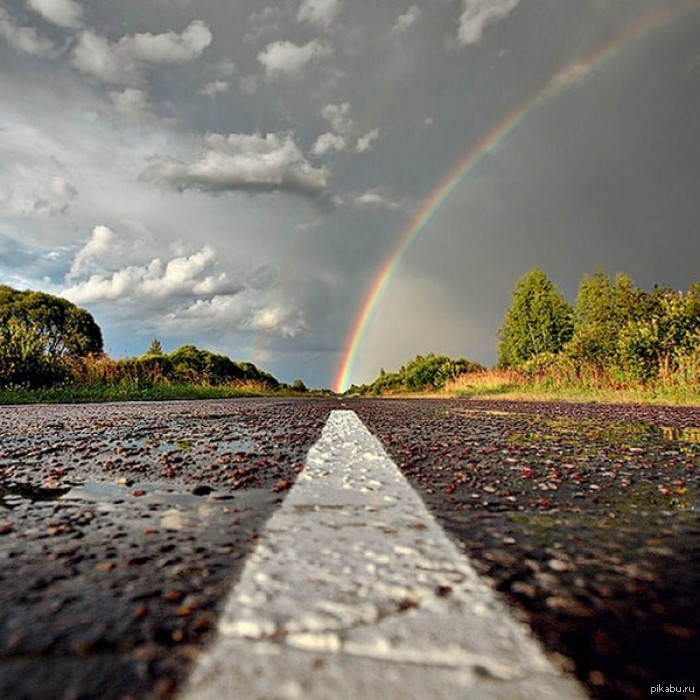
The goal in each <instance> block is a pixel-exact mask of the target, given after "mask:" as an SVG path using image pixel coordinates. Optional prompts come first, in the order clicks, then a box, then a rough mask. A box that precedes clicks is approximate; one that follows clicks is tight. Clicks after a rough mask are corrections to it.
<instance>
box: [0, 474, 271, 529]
mask: <svg viewBox="0 0 700 700" xmlns="http://www.w3.org/2000/svg"><path fill="white" fill-rule="evenodd" d="M278 498H279V496H278V495H277V494H273V493H271V492H270V490H269V489H247V490H245V491H237V492H236V493H235V494H233V493H231V492H229V491H218V490H215V489H213V488H212V487H210V486H207V485H204V484H200V485H198V486H195V487H194V488H191V489H189V490H188V489H184V488H178V487H174V486H170V485H169V486H163V485H158V484H152V483H139V482H128V483H126V484H121V483H116V482H112V481H93V480H88V481H85V482H81V483H79V484H72V485H70V486H66V487H62V488H41V487H36V486H32V485H31V484H26V483H13V484H5V485H2V486H0V509H7V510H14V509H15V508H18V507H20V506H22V505H27V504H28V503H35V502H37V501H40V502H41V501H53V502H55V503H56V504H61V503H65V504H66V505H68V504H76V503H83V504H85V505H86V506H90V507H91V508H92V509H94V510H95V511H96V512H98V513H111V514H113V515H118V516H122V515H123V518H122V517H120V521H121V522H123V523H125V524H127V525H129V526H131V527H134V528H138V529H141V530H143V529H144V527H146V528H153V529H157V530H192V531H200V532H201V531H203V530H206V529H208V528H211V527H212V526H215V527H218V526H221V528H224V529H228V528H230V525H231V518H232V517H238V516H242V517H243V516H245V517H246V518H247V517H248V516H250V515H254V514H255V515H257V514H259V513H260V512H263V511H265V510H266V509H268V508H269V507H270V504H271V502H272V501H274V500H277V499H278Z"/></svg>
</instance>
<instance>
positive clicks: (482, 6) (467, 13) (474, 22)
mask: <svg viewBox="0 0 700 700" xmlns="http://www.w3.org/2000/svg"><path fill="white" fill-rule="evenodd" d="M519 2H520V0H463V3H464V11H463V12H462V14H461V16H460V18H459V30H458V33H457V36H458V38H459V42H460V43H461V44H466V45H470V44H477V43H478V42H479V41H480V40H481V37H482V36H483V34H484V28H485V27H486V25H487V24H493V23H495V22H498V21H500V20H502V19H504V18H505V17H507V16H508V15H509V14H510V13H511V12H512V11H513V10H514V9H515V7H516V5H517V4H518V3H519Z"/></svg>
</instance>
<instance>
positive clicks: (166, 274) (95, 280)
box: [61, 226, 241, 304]
mask: <svg viewBox="0 0 700 700" xmlns="http://www.w3.org/2000/svg"><path fill="white" fill-rule="evenodd" d="M112 242H113V234H112V233H111V231H110V229H108V228H107V227H105V226H98V227H96V229H95V230H93V235H92V238H91V239H90V241H88V243H87V244H86V246H85V247H83V248H82V249H81V250H80V251H78V254H77V255H76V257H75V259H74V261H73V265H72V266H71V273H70V274H69V279H70V278H71V277H76V276H78V275H79V274H80V273H82V272H85V271H86V270H87V268H88V267H89V264H90V262H92V261H93V260H94V259H95V256H96V255H98V254H100V253H102V252H105V251H107V250H109V249H110V248H111V246H112ZM216 260H217V258H216V253H215V251H214V249H213V248H212V247H211V246H209V245H205V246H204V247H203V248H202V249H201V250H199V251H198V252H196V253H193V254H192V255H189V256H178V257H175V258H172V259H171V260H169V261H167V262H166V263H164V262H163V261H162V260H161V259H160V258H153V259H152V260H151V261H150V262H149V263H146V264H142V265H127V266H125V267H123V268H121V269H118V270H110V271H107V270H103V271H101V272H94V273H93V274H91V275H90V277H89V278H87V279H84V280H82V281H80V282H76V283H75V284H73V285H72V286H70V287H67V288H65V289H64V290H63V291H62V292H61V294H62V295H63V296H65V297H66V298H68V299H70V300H71V301H73V302H75V303H77V304H89V303H95V302H101V301H114V300H117V299H125V298H128V299H139V300H141V301H144V302H149V301H150V302H162V301H163V300H169V299H173V298H180V297H189V296H195V297H196V296H210V295H212V294H235V293H237V292H238V291H240V289H241V285H240V283H234V282H233V281H231V280H229V278H228V276H227V275H226V273H225V272H216V271H215V270H214V269H213V268H214V267H215V265H216Z"/></svg>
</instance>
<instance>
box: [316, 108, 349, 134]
mask: <svg viewBox="0 0 700 700" xmlns="http://www.w3.org/2000/svg"><path fill="white" fill-rule="evenodd" d="M321 116H322V117H323V118H324V119H325V120H326V121H327V122H328V123H329V124H330V125H331V128H332V129H333V131H335V132H337V133H339V134H348V133H349V132H350V131H352V128H353V122H352V119H351V118H350V103H349V102H342V103H341V104H327V105H326V106H325V107H324V108H323V109H322V110H321Z"/></svg>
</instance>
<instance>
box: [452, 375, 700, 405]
mask: <svg viewBox="0 0 700 700" xmlns="http://www.w3.org/2000/svg"><path fill="white" fill-rule="evenodd" d="M442 396H452V397H456V398H470V399H479V398H488V399H503V400H506V399H507V400H530V401H579V402H591V403H650V404H668V405H683V406H700V381H698V380H697V379H693V378H689V379H686V378H678V377H669V378H667V379H666V380H661V379H657V380H656V381H653V382H649V383H647V384H641V383H632V382H615V381H612V380H611V379H610V378H609V377H604V376H598V375H594V374H591V375H588V376H584V377H580V378H574V377H570V376H548V375H538V376H528V375H526V374H525V373H523V372H517V371H506V370H486V371H485V372H472V373H469V374H463V375H460V376H459V377H455V379H453V380H450V381H449V382H447V383H446V384H445V387H444V388H443V391H442Z"/></svg>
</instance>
